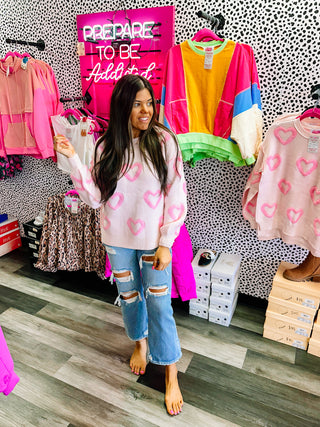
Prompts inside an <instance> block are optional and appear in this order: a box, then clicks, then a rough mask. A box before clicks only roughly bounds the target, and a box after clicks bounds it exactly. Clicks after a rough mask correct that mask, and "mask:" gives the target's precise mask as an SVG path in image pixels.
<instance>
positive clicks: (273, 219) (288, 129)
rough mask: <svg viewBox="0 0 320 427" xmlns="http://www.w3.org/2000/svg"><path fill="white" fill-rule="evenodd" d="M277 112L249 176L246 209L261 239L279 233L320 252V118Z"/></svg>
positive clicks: (278, 234) (289, 241)
mask: <svg viewBox="0 0 320 427" xmlns="http://www.w3.org/2000/svg"><path fill="white" fill-rule="evenodd" d="M298 115H299V114H298V113H296V114H291V115H284V116H281V117H279V118H278V119H277V120H276V121H275V122H274V123H273V125H272V126H271V127H270V129H269V130H268V132H267V133H266V136H265V139H264V141H263V144H262V145H261V148H260V152H259V156H258V159H257V163H256V164H255V166H254V169H253V171H252V173H251V175H250V176H249V179H248V181H247V184H246V187H245V190H244V194H243V199H242V207H243V209H242V212H243V216H244V218H245V219H247V220H248V221H249V222H250V224H251V227H252V228H256V229H257V234H258V238H259V240H269V239H274V238H281V239H282V240H283V241H284V242H285V243H288V244H296V245H298V246H301V247H303V248H305V249H308V250H309V251H310V252H311V253H312V254H313V255H314V256H317V257H319V256H320V121H319V119H308V120H306V119H305V120H302V121H300V119H299V118H297V116H298Z"/></svg>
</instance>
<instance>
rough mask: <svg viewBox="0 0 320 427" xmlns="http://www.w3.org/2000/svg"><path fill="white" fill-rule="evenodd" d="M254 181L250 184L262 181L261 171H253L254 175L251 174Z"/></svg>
mask: <svg viewBox="0 0 320 427" xmlns="http://www.w3.org/2000/svg"><path fill="white" fill-rule="evenodd" d="M251 179H252V181H251V182H250V184H251V185H252V184H257V183H258V182H260V181H261V172H253V174H252V176H251Z"/></svg>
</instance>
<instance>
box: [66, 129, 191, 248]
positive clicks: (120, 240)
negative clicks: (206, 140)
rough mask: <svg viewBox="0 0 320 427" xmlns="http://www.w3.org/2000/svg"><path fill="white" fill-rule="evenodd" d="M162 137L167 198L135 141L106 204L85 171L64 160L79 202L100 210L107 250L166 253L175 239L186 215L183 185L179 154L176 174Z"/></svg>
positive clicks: (168, 142)
mask: <svg viewBox="0 0 320 427" xmlns="http://www.w3.org/2000/svg"><path fill="white" fill-rule="evenodd" d="M162 132H163V136H164V141H163V142H162V150H163V155H164V158H165V159H166V163H167V166H168V192H167V195H163V194H162V193H161V192H160V182H159V180H158V177H157V174H156V172H155V171H153V172H152V171H151V170H150V168H149V167H148V166H147V165H146V164H145V162H144V160H143V157H142V156H141V153H140V149H139V139H138V138H136V139H134V140H133V143H134V144H133V146H134V161H133V163H132V166H131V168H130V169H129V170H128V172H127V173H126V174H125V175H124V176H123V177H121V178H120V179H119V181H118V183H117V188H116V190H115V192H114V194H113V195H112V197H110V199H109V200H108V202H107V203H103V204H102V203H101V194H100V190H99V188H98V187H97V186H96V185H95V184H94V182H93V179H92V175H91V171H90V170H89V168H88V167H87V166H85V165H83V164H82V163H81V161H80V159H79V157H78V155H77V154H76V155H74V156H73V157H71V158H69V163H70V166H71V170H72V172H71V179H72V181H73V184H74V188H75V190H77V192H78V193H79V196H80V198H81V199H82V200H83V201H84V202H85V203H87V204H88V205H89V206H91V207H92V208H94V209H98V208H101V238H102V242H103V243H105V244H107V245H110V246H118V247H123V248H128V249H143V250H145V249H154V248H157V247H158V246H166V247H168V248H170V247H171V246H172V244H173V242H174V239H175V238H176V237H177V235H178V234H179V230H180V227H181V225H182V224H183V222H184V219H185V216H186V213H187V200H186V183H185V179H184V174H183V162H182V157H181V153H180V150H179V154H178V162H177V169H178V170H177V169H176V165H175V158H176V154H177V151H176V145H175V143H174V141H173V139H172V137H171V135H170V134H169V133H168V132H164V131H162Z"/></svg>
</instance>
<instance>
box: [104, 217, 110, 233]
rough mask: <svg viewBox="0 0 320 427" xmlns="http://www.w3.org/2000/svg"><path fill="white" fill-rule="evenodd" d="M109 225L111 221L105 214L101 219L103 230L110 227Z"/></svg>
mask: <svg viewBox="0 0 320 427" xmlns="http://www.w3.org/2000/svg"><path fill="white" fill-rule="evenodd" d="M110 225H111V222H110V221H109V219H108V218H107V217H106V216H105V217H104V218H103V221H102V227H103V228H104V229H105V230H108V228H109V227H110Z"/></svg>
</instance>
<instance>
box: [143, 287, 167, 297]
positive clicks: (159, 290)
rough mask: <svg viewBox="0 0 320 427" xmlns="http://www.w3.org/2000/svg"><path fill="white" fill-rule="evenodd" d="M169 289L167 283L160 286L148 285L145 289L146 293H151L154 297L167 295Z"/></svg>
mask: <svg viewBox="0 0 320 427" xmlns="http://www.w3.org/2000/svg"><path fill="white" fill-rule="evenodd" d="M168 292H169V289H168V286H167V285H162V286H149V287H148V289H147V295H153V296H155V297H162V296H165V295H168Z"/></svg>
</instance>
